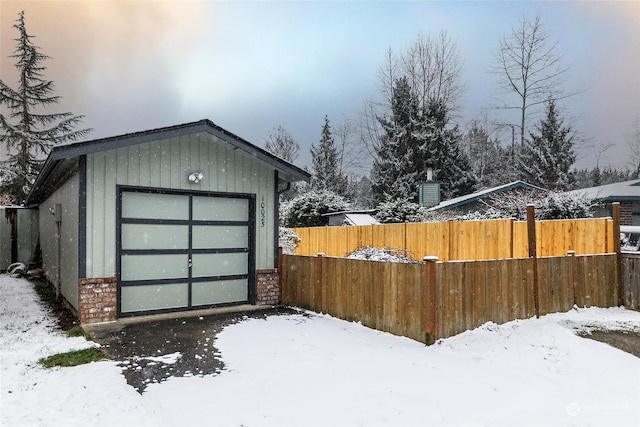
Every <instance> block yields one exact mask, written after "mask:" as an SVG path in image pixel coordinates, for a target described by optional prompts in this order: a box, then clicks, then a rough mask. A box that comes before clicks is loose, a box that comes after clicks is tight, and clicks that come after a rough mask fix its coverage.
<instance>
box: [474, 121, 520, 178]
mask: <svg viewBox="0 0 640 427" xmlns="http://www.w3.org/2000/svg"><path fill="white" fill-rule="evenodd" d="M463 141H464V142H463V145H464V146H465V147H466V152H467V153H468V155H467V157H468V158H469V162H470V164H471V170H472V171H473V173H474V175H475V176H476V178H477V180H478V187H479V188H491V187H495V186H497V185H501V184H506V183H508V182H511V181H514V180H515V179H517V176H512V175H511V174H510V171H511V169H512V168H511V167H510V164H509V163H510V156H509V150H507V149H505V148H504V147H502V146H501V145H500V143H499V141H498V140H497V139H495V138H491V137H490V136H489V134H488V132H487V131H486V129H485V128H484V127H482V126H481V125H480V124H478V123H477V122H475V121H474V122H473V123H472V124H471V128H470V129H469V130H468V131H467V133H466V134H465V135H464V138H463Z"/></svg>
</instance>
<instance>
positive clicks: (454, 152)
mask: <svg viewBox="0 0 640 427" xmlns="http://www.w3.org/2000/svg"><path fill="white" fill-rule="evenodd" d="M425 116H426V117H425V124H426V126H427V128H428V129H429V134H428V137H427V144H428V147H429V148H428V149H427V150H424V149H423V150H421V151H422V152H424V153H426V155H427V156H430V157H425V158H424V159H423V160H422V163H423V164H424V165H425V167H424V168H423V170H424V172H423V174H422V176H421V177H420V179H421V180H424V179H425V178H426V176H425V175H426V165H427V164H431V165H434V166H435V168H434V169H435V171H434V172H435V174H434V176H435V179H436V181H439V182H440V184H441V186H440V188H441V191H442V194H441V197H442V199H443V200H447V199H451V198H454V197H458V196H462V195H465V194H469V193H472V192H473V191H474V190H475V188H476V178H475V176H474V174H473V172H472V171H471V165H470V163H469V158H468V157H467V156H466V155H465V154H464V152H463V150H462V134H461V132H460V130H459V128H458V125H455V126H453V127H451V126H449V120H450V117H449V111H448V109H447V106H446V105H445V104H444V103H443V102H442V101H439V100H431V101H430V102H429V105H428V109H427V111H426V114H425Z"/></svg>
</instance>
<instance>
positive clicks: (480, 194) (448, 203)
mask: <svg viewBox="0 0 640 427" xmlns="http://www.w3.org/2000/svg"><path fill="white" fill-rule="evenodd" d="M517 188H526V189H529V190H538V191H544V192H546V191H548V190H545V189H544V188H542V187H538V186H535V185H533V184H529V183H527V182H524V181H513V182H510V183H508V184H503V185H499V186H497V187H492V188H487V189H484V190H480V191H477V192H475V193H471V194H466V195H464V196H460V197H454V198H453V199H449V200H445V201H444V202H440V204H439V205H436V206H433V207H431V208H429V209H428V210H429V211H436V210H439V209H446V208H454V207H457V206H461V205H466V204H467V203H471V202H474V201H476V200H479V199H482V198H484V197H486V196H488V195H490V194H494V193H502V192H503V191H508V190H515V189H517Z"/></svg>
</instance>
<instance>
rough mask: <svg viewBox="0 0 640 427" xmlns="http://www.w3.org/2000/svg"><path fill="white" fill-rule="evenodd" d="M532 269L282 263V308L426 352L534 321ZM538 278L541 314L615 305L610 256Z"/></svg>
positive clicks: (526, 261) (546, 270)
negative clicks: (368, 330)
mask: <svg viewBox="0 0 640 427" xmlns="http://www.w3.org/2000/svg"><path fill="white" fill-rule="evenodd" d="M349 228H352V227H349ZM637 261H638V262H640V258H638V259H637ZM535 265H536V263H534V259H532V258H521V259H501V260H485V261H456V262H444V263H443V262H437V263H435V262H427V263H425V264H398V263H386V262H377V261H363V260H354V259H346V258H333V257H324V256H317V257H311V256H297V255H283V256H282V259H281V280H282V287H281V289H282V302H283V303H284V304H288V305H294V306H299V307H304V308H309V309H311V310H314V311H319V312H324V313H328V314H331V315H332V316H336V317H339V318H341V319H345V320H350V321H359V322H362V324H363V325H365V326H368V327H372V328H375V329H379V330H382V331H386V332H390V333H393V334H396V335H402V336H407V337H409V338H412V339H415V340H418V341H421V342H425V343H427V344H430V343H432V342H433V341H434V340H436V339H439V338H446V337H449V336H452V335H455V334H458V333H460V332H463V331H465V330H467V329H472V328H475V327H478V326H480V325H482V324H483V323H485V322H487V321H493V322H496V323H503V322H507V321H510V320H514V319H522V318H529V317H532V316H533V315H535V301H534V292H533V286H534V283H533V281H534V271H533V270H534V268H535V267H534V266H535ZM639 266H640V264H637V265H636V266H635V267H634V268H638V267H639ZM537 271H538V291H539V292H538V293H539V297H538V298H539V301H538V304H539V311H540V314H546V313H552V312H559V311H567V310H569V309H571V307H573V305H574V304H577V305H578V306H580V307H583V306H598V307H611V306H615V305H617V301H618V276H617V273H616V254H606V255H586V256H574V255H570V256H563V257H547V258H538V259H537ZM637 284H638V282H637V281H636V285H637ZM636 289H637V287H636ZM635 295H636V298H637V295H638V293H636V294H635ZM636 301H637V299H636Z"/></svg>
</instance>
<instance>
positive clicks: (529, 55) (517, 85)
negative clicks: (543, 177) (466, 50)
mask: <svg viewBox="0 0 640 427" xmlns="http://www.w3.org/2000/svg"><path fill="white" fill-rule="evenodd" d="M557 50H558V42H557V41H556V42H551V41H550V40H549V36H548V34H547V33H546V32H545V31H544V28H543V26H542V23H541V22H540V16H536V17H535V19H534V20H529V19H528V18H527V17H526V16H523V17H522V18H521V20H520V22H519V24H518V26H517V27H513V28H512V30H511V33H510V34H508V35H505V36H504V37H503V38H502V40H500V48H499V50H498V53H497V55H496V60H497V64H496V66H495V67H494V70H493V71H494V72H495V74H496V75H497V76H498V83H499V85H500V91H499V92H498V94H497V97H498V99H499V100H500V101H501V102H500V105H499V106H498V107H497V108H499V109H504V110H516V111H518V113H519V121H520V123H519V124H518V125H516V126H517V127H518V128H519V131H520V145H522V144H523V143H524V139H525V134H526V130H527V120H528V119H529V118H530V116H531V110H532V109H535V107H536V106H539V105H542V104H543V103H544V102H545V101H547V100H554V101H555V100H558V99H562V98H566V97H567V96H571V95H574V94H575V93H570V94H568V93H566V91H563V90H562V88H561V87H562V86H561V85H562V83H563V82H564V75H565V73H566V72H567V70H568V68H566V67H564V66H563V65H562V64H561V56H560V55H559V54H558V52H557Z"/></svg>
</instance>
